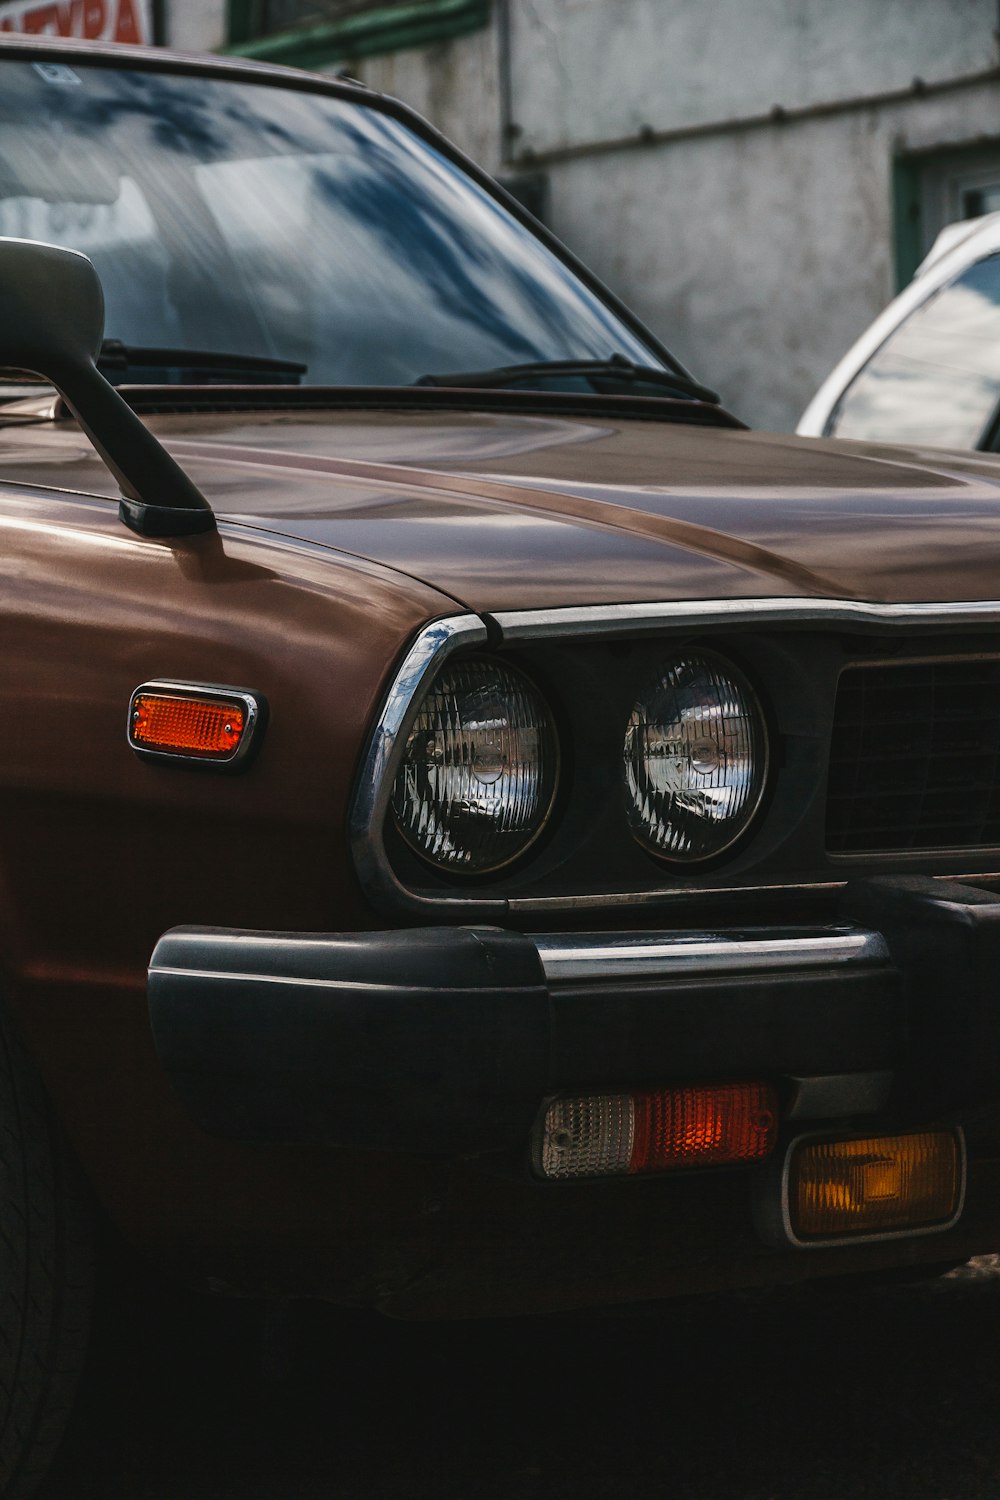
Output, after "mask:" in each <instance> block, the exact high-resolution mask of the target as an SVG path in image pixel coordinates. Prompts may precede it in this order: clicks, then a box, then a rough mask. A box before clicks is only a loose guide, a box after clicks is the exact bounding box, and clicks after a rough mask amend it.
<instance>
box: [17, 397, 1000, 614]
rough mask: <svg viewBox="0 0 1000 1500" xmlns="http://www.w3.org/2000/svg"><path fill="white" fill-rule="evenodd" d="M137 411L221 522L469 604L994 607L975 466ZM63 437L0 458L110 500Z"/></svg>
mask: <svg viewBox="0 0 1000 1500" xmlns="http://www.w3.org/2000/svg"><path fill="white" fill-rule="evenodd" d="M146 420H147V421H149V423H150V425H151V426H152V427H153V429H154V430H155V431H156V432H157V434H158V436H159V437H160V438H161V440H162V441H163V442H164V443H165V445H166V446H167V447H168V448H169V449H170V451H171V452H172V453H173V454H174V456H175V457H176V458H177V459H178V461H179V462H180V463H181V464H182V465H183V466H184V468H185V469H186V470H187V471H188V472H189V473H190V474H191V476H192V478H193V479H194V480H195V482H196V483H197V484H198V485H199V486H200V487H201V489H202V490H203V491H204V493H205V494H206V495H207V497H208V499H209V500H210V502H211V503H212V505H213V507H214V508H215V510H216V511H217V513H218V514H219V516H220V518H221V517H225V518H227V519H228V520H230V521H232V522H234V523H236V524H239V525H249V526H253V527H255V528H261V529H265V530H268V531H271V532H278V533H281V534H284V535H285V536H287V537H289V538H293V539H295V540H296V541H297V542H300V543H304V544H311V545H320V546H324V547H329V548H334V549H336V550H338V551H339V552H342V553H349V554H354V555H357V556H361V557H364V558H367V559H371V560H374V561H377V562H380V563H382V564H387V565H389V566H391V567H393V568H395V569H397V570H398V571H399V572H401V573H405V574H409V575H411V576H413V577H415V578H419V579H420V580H421V581H422V582H424V583H427V584H430V585H432V586H433V587H434V588H436V589H437V590H438V591H439V592H441V593H443V594H446V595H449V596H450V597H451V598H452V599H454V600H455V601H457V602H459V603H461V604H462V605H464V606H467V607H470V608H473V609H476V610H479V611H483V612H486V611H493V610H507V609H522V608H532V607H553V606H558V605H583V604H606V603H615V602H636V603H640V602H645V601H649V600H671V599H682V598H687V599H692V598H694V599H698V598H740V597H760V596H772V597H774V596H778V595H785V596H813V597H824V596H825V597H830V598H842V599H865V600H872V601H876V602H897V601H898V602H906V601H913V600H926V601H943V600H948V599H991V600H992V599H997V598H1000V459H996V458H993V457H990V456H988V455H977V454H971V453H969V454H954V453H948V452H943V451H942V450H936V449H932V448H928V449H925V450H920V451H918V450H914V449H902V448H887V447H877V446H874V445H866V444H855V443H839V442H829V441H819V440H816V439H805V438H796V437H791V436H781V435H773V434H763V433H751V432H744V431H737V430H725V429H714V428H706V427H694V426H687V425H681V424H675V423H664V422H649V421H620V420H618V421H612V420H602V419H601V418H598V417H594V418H587V419H582V418H579V417H576V416H572V417H556V416H552V415H545V416H538V417H534V416H525V415H523V414H520V413H511V414H505V413H499V414H498V413H464V412H450V413H449V412H442V413H436V412H435V413H433V414H429V413H413V412H402V413H401V412H362V413H359V412H330V411H323V412H318V411H317V412H294V413H293V412H280V413H279V412H274V413H263V414H261V413H235V412H230V413H199V414H194V415H192V414H181V413H174V414H169V415H163V414H160V415H157V416H154V417H150V418H147V419H146ZM56 426H57V427H58V429H59V435H58V440H57V441H55V442H53V429H52V427H51V426H47V431H44V432H43V430H42V429H40V428H31V429H20V430H10V429H8V430H7V431H4V432H3V433H0V457H4V456H5V457H6V458H7V459H8V460H13V463H12V465H11V470H12V473H13V474H14V475H15V476H17V475H18V473H19V471H20V477H23V478H25V479H29V475H30V482H34V483H36V484H37V483H40V482H41V483H45V484H59V485H62V486H65V487H67V488H72V489H80V490H84V491H90V492H95V493H101V494H112V493H113V486H112V485H111V484H110V483H109V479H108V476H107V474H106V471H105V470H104V469H103V466H102V465H101V464H100V461H99V460H97V459H96V457H95V456H94V455H93V453H92V451H91V450H90V449H89V447H88V445H87V444H86V443H84V442H83V441H82V439H81V437H80V434H79V432H78V431H76V430H75V429H74V428H73V427H72V426H71V424H68V423H59V424H56ZM7 468H8V465H7V464H6V463H5V464H4V470H5V472H6V471H7ZM53 471H55V472H53Z"/></svg>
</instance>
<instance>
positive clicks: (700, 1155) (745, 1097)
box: [628, 1083, 778, 1172]
mask: <svg viewBox="0 0 1000 1500" xmlns="http://www.w3.org/2000/svg"><path fill="white" fill-rule="evenodd" d="M632 1098H633V1110H634V1118H635V1124H634V1127H633V1135H632V1153H631V1157H630V1160H629V1167H628V1169H629V1171H630V1172H656V1171H662V1170H663V1169H664V1168H666V1167H695V1166H702V1167H714V1166H720V1165H722V1164H723V1163H725V1162H740V1161H761V1160H762V1159H763V1158H764V1157H765V1156H767V1155H768V1154H769V1152H770V1151H771V1148H772V1147H773V1145H774V1141H775V1136H776V1135H777V1130H778V1104H777V1099H776V1097H775V1093H774V1090H773V1089H772V1088H771V1087H770V1086H769V1085H768V1084H765V1083H723V1084H717V1085H715V1087H712V1088H681V1089H649V1090H647V1091H646V1092H645V1093H642V1094H633V1096H632Z"/></svg>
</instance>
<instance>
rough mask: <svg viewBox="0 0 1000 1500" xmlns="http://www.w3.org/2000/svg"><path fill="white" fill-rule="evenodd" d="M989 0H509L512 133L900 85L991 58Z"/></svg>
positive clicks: (625, 131) (698, 113)
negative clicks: (516, 126) (514, 129)
mask: <svg viewBox="0 0 1000 1500" xmlns="http://www.w3.org/2000/svg"><path fill="white" fill-rule="evenodd" d="M996 24H997V5H996V3H995V0H835V3H831V0H610V3H609V0H511V3H510V31H511V76H512V91H513V98H514V105H515V118H516V120H517V123H518V124H519V125H520V126H521V130H522V135H521V137H520V139H519V144H520V145H521V146H528V147H531V148H533V149H535V150H536V151H546V150H549V149H551V148H559V147H564V146H568V145H574V144H576V143H579V142H581V141H590V140H606V139H608V138H609V137H616V136H628V135H634V134H635V133H636V132H637V131H638V130H639V129H640V128H641V127H642V126H643V125H647V126H651V127H652V128H653V129H654V130H669V129H676V128H678V127H690V126H692V125H705V124H718V123H720V122H723V121H725V120H739V119H741V118H743V117H745V116H747V115H756V114H766V113H767V112H768V111H769V110H770V109H771V108H772V106H774V105H776V104H780V105H782V106H784V107H785V108H786V109H792V108H800V107H802V106H806V105H815V104H818V103H821V102H825V101H827V100H831V99H838V100H839V99H847V98H852V97H857V96H859V95H870V94H877V93H881V92H884V91H886V90H889V89H900V88H902V89H905V88H908V87H909V85H910V84H911V82H912V80H913V79H914V77H920V78H923V79H924V80H925V81H927V82H934V81H937V80H941V79H945V78H953V77H955V76H956V75H959V74H964V73H970V72H974V71H976V70H977V69H980V68H984V67H988V66H989V65H990V64H991V63H993V62H994V61H995V54H994V46H995V44H994V38H993V30H994V27H995V26H996Z"/></svg>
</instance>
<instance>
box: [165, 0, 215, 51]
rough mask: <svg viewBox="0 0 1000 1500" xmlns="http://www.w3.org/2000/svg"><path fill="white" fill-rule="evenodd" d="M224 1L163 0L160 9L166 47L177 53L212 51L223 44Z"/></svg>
mask: <svg viewBox="0 0 1000 1500" xmlns="http://www.w3.org/2000/svg"><path fill="white" fill-rule="evenodd" d="M227 8H228V7H227V5H226V0H166V4H165V5H164V7H163V10H164V22H165V30H166V42H167V46H168V47H176V48H177V49H178V50H179V51H181V52H216V51H218V50H219V49H220V48H222V47H224V46H225V45H226V42H227V40H228V38H227V35H226V26H227V14H226V12H227Z"/></svg>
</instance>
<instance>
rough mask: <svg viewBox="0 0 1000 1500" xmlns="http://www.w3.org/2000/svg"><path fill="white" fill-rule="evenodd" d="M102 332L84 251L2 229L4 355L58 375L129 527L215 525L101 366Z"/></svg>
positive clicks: (95, 281)
mask: <svg viewBox="0 0 1000 1500" xmlns="http://www.w3.org/2000/svg"><path fill="white" fill-rule="evenodd" d="M103 334H104V293H103V291H102V290H101V282H100V277H99V276H98V274H97V272H96V271H95V270H94V267H93V265H92V264H91V262H90V261H89V260H88V259H87V257H86V256H85V255H81V254H79V252H78V251H76V250H66V249H64V248H62V247H61V246H59V245H42V244H36V243H35V241H33V240H12V239H2V238H0V365H3V366H7V367H8V368H10V369H17V370H27V371H29V372H30V373H31V374H32V375H40V376H41V377H42V379H43V380H49V381H51V382H52V384H53V385H54V386H55V388H56V390H57V391H58V392H59V394H60V396H61V397H62V398H63V400H64V401H65V402H66V405H67V406H68V407H69V409H70V411H72V413H73V415H74V416H75V417H76V419H77V421H78V422H79V423H80V426H81V427H82V428H83V430H84V432H85V433H86V434H87V436H88V438H89V439H90V441H91V442H92V443H93V445H94V447H95V448H96V449H97V451H98V453H99V454H100V455H101V457H102V458H103V460H104V462H105V463H106V464H107V466H108V468H109V469H110V470H111V472H112V474H113V475H114V476H115V479H116V480H117V481H118V484H119V486H120V487H121V491H122V500H121V505H120V506H119V514H120V515H121V518H122V520H123V521H124V523H125V525H126V526H128V527H130V529H131V530H132V531H135V532H138V533H139V535H140V536H191V535H194V534H195V533H197V532H203V531H212V530H213V529H214V527H215V516H214V515H213V513H212V508H211V506H210V505H209V503H208V501H207V500H206V499H205V497H204V495H203V494H202V493H201V491H200V490H199V489H198V488H197V487H196V486H195V485H194V484H193V483H192V482H191V480H190V479H189V478H188V476H187V475H186V474H185V473H184V470H183V469H182V468H180V466H179V465H178V464H176V463H175V462H174V460H173V459H172V458H171V457H170V455H169V453H167V451H166V449H165V448H163V447H162V445H161V444H160V443H158V442H157V440H156V438H155V437H154V436H153V434H152V433H151V432H150V430H149V428H148V427H146V426H145V425H144V424H143V423H142V422H141V421H140V420H139V418H138V417H137V416H136V414H135V412H134V411H133V410H132V408H131V407H130V406H128V405H127V404H126V402H125V401H124V400H123V399H122V397H121V396H119V394H118V392H117V391H116V390H115V388H114V386H112V385H110V384H109V382H108V381H107V380H105V378H104V376H103V375H102V374H101V372H100V370H98V368H97V365H96V363H95V360H96V357H97V355H98V354H99V353H100V348H101V339H102V337H103Z"/></svg>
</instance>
